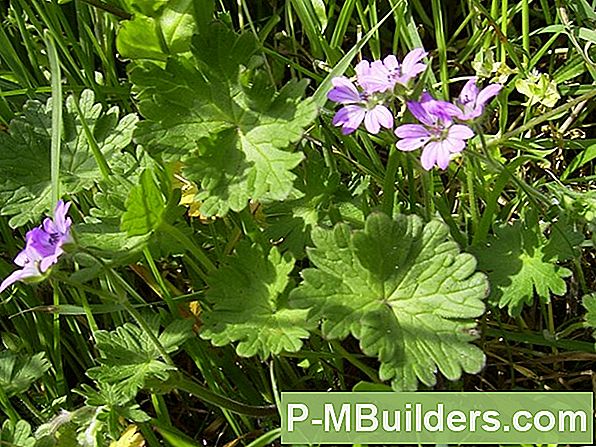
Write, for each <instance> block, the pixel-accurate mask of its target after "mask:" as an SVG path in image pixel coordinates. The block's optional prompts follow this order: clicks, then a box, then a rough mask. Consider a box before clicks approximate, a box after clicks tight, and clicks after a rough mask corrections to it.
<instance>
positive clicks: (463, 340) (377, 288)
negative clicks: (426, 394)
mask: <svg viewBox="0 0 596 447" xmlns="http://www.w3.org/2000/svg"><path fill="white" fill-rule="evenodd" d="M312 239H313V242H314V245H315V248H312V249H309V251H308V257H309V259H310V260H311V262H312V263H313V264H314V266H315V267H316V268H308V269H306V270H303V271H302V277H303V278H304V281H303V282H302V284H301V285H300V286H299V287H298V288H297V289H295V290H294V291H292V293H291V295H290V302H291V304H293V305H295V306H298V307H300V308H306V309H310V311H311V313H310V317H311V319H313V320H318V319H323V325H322V330H323V334H324V335H325V337H327V338H330V339H343V338H345V337H347V336H348V335H349V334H351V335H353V336H354V337H355V338H357V339H358V340H359V341H360V347H361V349H362V351H363V352H364V353H365V354H366V355H369V356H376V357H377V358H378V360H379V361H380V362H381V366H380V371H379V372H380V377H381V379H382V380H392V386H393V388H394V389H397V390H404V389H405V390H411V389H416V387H417V383H418V381H421V382H422V383H424V384H426V385H428V386H432V385H434V383H435V381H436V378H435V374H436V372H437V368H438V370H440V371H441V372H442V373H443V375H444V376H445V377H447V378H448V379H450V380H455V379H457V378H459V377H460V376H461V373H462V371H466V372H468V373H476V372H478V371H479V370H480V369H481V368H482V366H483V365H484V355H483V353H482V351H481V350H480V349H478V348H477V347H476V346H474V345H472V344H470V343H469V342H470V341H472V340H474V338H475V335H473V330H474V327H475V323H474V321H473V320H472V319H473V318H475V317H478V316H480V315H482V313H483V312H484V304H483V302H482V299H483V298H484V297H485V296H486V295H487V293H488V281H487V280H486V277H485V276H484V275H483V274H481V273H475V269H476V261H475V259H474V257H473V256H472V255H469V254H464V253H460V251H459V248H458V246H457V244H456V243H455V242H453V241H452V239H451V238H450V236H449V231H448V228H447V226H446V225H445V224H444V223H442V222H439V221H431V222H429V223H428V224H426V225H424V224H423V223H422V221H421V219H420V218H419V217H417V216H404V215H398V216H397V217H396V218H395V220H391V219H390V218H389V217H388V216H386V215H384V214H378V213H377V214H372V215H371V216H369V217H368V218H367V220H366V223H365V227H364V230H357V231H351V230H350V228H349V227H348V225H346V224H338V225H336V226H335V227H334V228H333V229H331V230H329V229H323V228H316V229H315V230H314V231H313V234H312Z"/></svg>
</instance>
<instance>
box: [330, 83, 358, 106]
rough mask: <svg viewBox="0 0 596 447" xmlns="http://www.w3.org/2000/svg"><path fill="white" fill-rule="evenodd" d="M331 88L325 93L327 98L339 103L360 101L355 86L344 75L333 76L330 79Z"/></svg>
mask: <svg viewBox="0 0 596 447" xmlns="http://www.w3.org/2000/svg"><path fill="white" fill-rule="evenodd" d="M331 83H332V84H333V88H332V89H331V90H329V93H327V98H329V99H330V100H331V101H333V102H338V103H340V104H349V103H354V102H360V101H361V99H360V94H359V93H358V90H357V89H356V86H355V85H354V84H353V83H352V82H351V81H350V80H349V79H348V78H346V77H345V76H339V77H335V78H333V79H332V80H331Z"/></svg>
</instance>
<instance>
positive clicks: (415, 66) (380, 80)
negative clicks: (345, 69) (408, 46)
mask: <svg viewBox="0 0 596 447" xmlns="http://www.w3.org/2000/svg"><path fill="white" fill-rule="evenodd" d="M425 56H426V52H425V51H424V50H423V49H422V48H415V49H414V50H412V51H410V52H409V53H408V54H407V55H406V57H404V60H403V62H402V63H399V61H398V60H397V58H396V57H395V56H394V55H392V54H391V55H389V56H387V57H386V58H385V59H383V61H374V62H372V63H370V64H369V62H368V61H362V62H360V63H359V64H358V65H357V66H356V74H357V75H358V83H359V84H360V85H361V86H362V88H363V89H364V90H365V91H366V92H368V93H374V92H386V91H393V89H394V87H395V85H396V84H400V85H403V86H404V87H407V86H408V84H409V82H410V81H411V80H412V79H414V78H415V77H416V76H418V75H419V74H420V73H422V72H423V71H424V70H426V65H425V64H423V63H421V62H420V61H421V60H422V59H423V58H424V57H425Z"/></svg>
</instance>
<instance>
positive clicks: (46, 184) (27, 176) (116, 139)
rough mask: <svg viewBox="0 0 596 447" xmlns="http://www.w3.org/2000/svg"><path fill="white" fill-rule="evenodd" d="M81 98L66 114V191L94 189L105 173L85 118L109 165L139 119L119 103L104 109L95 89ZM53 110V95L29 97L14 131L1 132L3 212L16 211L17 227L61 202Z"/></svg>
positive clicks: (70, 100) (62, 159) (63, 176)
mask: <svg viewBox="0 0 596 447" xmlns="http://www.w3.org/2000/svg"><path fill="white" fill-rule="evenodd" d="M75 101H77V100H76V98H75V97H74V96H72V95H71V96H69V97H68V98H67V99H66V101H65V110H64V113H63V125H64V132H63V141H62V147H61V153H60V182H61V192H62V194H64V195H71V194H75V193H78V192H80V191H82V190H85V189H89V188H91V187H92V186H93V185H94V184H96V182H97V181H98V179H99V178H101V173H100V169H99V167H98V164H97V160H96V159H95V158H94V156H93V152H92V150H91V146H90V144H89V140H88V139H87V136H86V135H85V132H84V129H83V124H82V123H83V121H84V122H85V123H86V124H87V126H88V127H89V130H90V131H91V134H92V135H93V138H94V140H95V143H96V144H97V146H98V148H99V150H100V152H101V153H102V155H103V157H104V158H105V159H106V160H107V161H108V164H109V162H110V160H111V159H112V158H115V157H119V156H120V153H121V150H122V149H124V148H125V147H127V146H128V145H129V144H130V142H131V141H132V134H133V130H134V129H135V127H136V124H137V121H138V118H137V116H136V115H134V114H130V115H126V116H124V117H123V118H120V117H119V115H120V113H119V110H118V108H117V107H112V108H110V109H108V110H107V111H103V107H102V105H101V104H96V103H95V102H94V101H95V97H94V94H93V92H92V91H91V90H84V91H83V92H82V93H81V95H80V98H79V99H78V102H77V103H76V104H75ZM77 106H78V107H77ZM51 110H52V108H51V100H49V101H48V102H47V103H46V104H43V103H41V102H39V101H28V102H27V103H26V104H25V106H24V108H23V114H22V115H21V116H20V117H17V118H15V119H14V120H12V121H11V123H10V126H9V131H8V133H4V132H0V203H2V204H3V205H2V207H1V211H0V212H1V214H3V215H9V216H12V217H11V219H10V221H9V223H10V225H11V226H12V227H20V226H22V225H24V224H26V223H27V222H35V221H37V220H38V219H39V217H40V216H41V215H43V214H44V212H47V211H50V210H52V209H53V208H54V206H55V204H54V203H51V197H50V195H51V194H50V191H51V178H50V142H51Z"/></svg>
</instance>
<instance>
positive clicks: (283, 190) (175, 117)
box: [130, 22, 316, 215]
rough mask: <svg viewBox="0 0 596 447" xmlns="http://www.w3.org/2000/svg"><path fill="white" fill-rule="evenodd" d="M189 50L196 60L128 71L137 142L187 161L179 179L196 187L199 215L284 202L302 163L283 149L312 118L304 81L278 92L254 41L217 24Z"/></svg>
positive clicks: (204, 30)
mask: <svg viewBox="0 0 596 447" xmlns="http://www.w3.org/2000/svg"><path fill="white" fill-rule="evenodd" d="M191 51H192V53H193V55H194V58H193V59H191V60H187V59H186V58H182V57H171V58H169V59H168V61H167V64H166V66H165V68H162V66H160V65H158V64H155V63H151V62H147V61H143V62H140V63H138V64H136V65H135V66H134V67H133V68H132V70H131V72H130V78H131V80H132V82H133V83H134V86H135V91H136V93H137V97H138V99H139V109H140V111H141V114H142V115H143V116H144V117H145V121H143V122H142V123H141V125H140V127H139V129H138V132H136V134H135V135H136V138H137V140H138V141H139V142H140V143H141V144H143V145H144V146H145V147H147V148H151V150H152V151H160V152H161V153H162V156H163V157H164V158H165V159H166V160H168V161H178V160H181V161H182V162H183V163H184V169H183V174H184V176H185V177H186V178H187V179H188V180H191V181H194V182H195V183H197V184H200V186H201V188H200V192H199V196H198V199H199V200H201V201H202V206H201V213H202V214H203V215H224V214H226V213H227V212H228V210H230V209H232V210H234V211H240V210H242V209H243V208H245V207H246V206H247V204H248V201H249V200H250V199H253V200H284V199H286V198H287V197H288V196H289V195H290V193H291V192H292V191H293V189H294V188H293V181H294V179H295V174H294V173H292V172H291V170H292V169H293V168H295V167H296V166H297V165H298V164H299V163H300V162H301V161H302V159H303V155H302V153H299V152H293V151H292V150H288V149H287V148H288V146H289V145H290V144H291V143H294V142H296V141H297V140H299V139H300V137H301V136H302V133H303V131H304V128H305V127H306V126H308V125H309V124H310V123H311V122H312V121H313V120H314V118H315V116H316V107H315V105H314V103H313V102H312V101H310V100H303V99H302V97H303V96H304V91H305V88H306V83H305V82H302V81H301V82H294V81H291V82H289V83H288V84H286V85H285V86H284V87H282V88H281V89H280V90H279V91H276V89H275V88H274V86H272V85H271V81H270V80H269V78H268V76H267V75H266V74H265V71H264V69H263V68H261V67H259V63H262V60H261V59H259V57H257V56H256V51H257V41H256V40H255V38H254V37H253V36H252V35H250V34H248V33H245V34H241V35H238V34H236V33H234V32H232V31H231V30H229V29H228V28H227V27H226V26H225V25H223V24H222V23H217V22H216V23H213V24H211V25H209V26H205V27H203V28H201V29H200V30H199V33H198V34H197V35H196V36H195V37H194V39H193V44H192V46H191ZM259 61H261V62H259Z"/></svg>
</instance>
